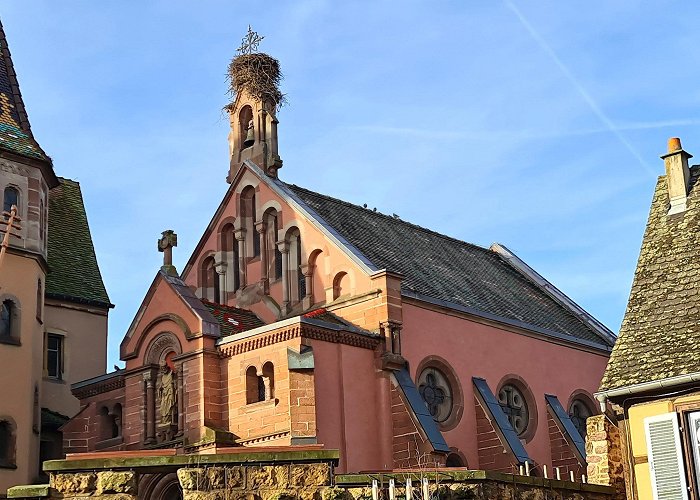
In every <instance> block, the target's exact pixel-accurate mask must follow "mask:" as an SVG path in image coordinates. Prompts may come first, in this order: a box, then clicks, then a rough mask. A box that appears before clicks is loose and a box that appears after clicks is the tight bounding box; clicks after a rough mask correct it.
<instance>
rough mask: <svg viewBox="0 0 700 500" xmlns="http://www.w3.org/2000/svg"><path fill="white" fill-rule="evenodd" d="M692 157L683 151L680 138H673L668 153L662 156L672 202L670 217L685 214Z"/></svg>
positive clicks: (669, 196)
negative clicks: (689, 161) (689, 160)
mask: <svg viewBox="0 0 700 500" xmlns="http://www.w3.org/2000/svg"><path fill="white" fill-rule="evenodd" d="M692 157H693V155H691V154H689V153H688V152H686V151H684V150H683V147H682V146H681V140H680V139H679V138H678V137H671V138H670V139H669V140H668V153H666V154H665V155H662V156H661V159H663V161H664V165H665V166H666V186H667V188H668V199H669V201H670V202H671V208H670V209H669V211H668V215H673V214H677V213H681V212H685V209H686V204H685V201H686V197H687V196H688V181H689V179H690V170H688V158H692Z"/></svg>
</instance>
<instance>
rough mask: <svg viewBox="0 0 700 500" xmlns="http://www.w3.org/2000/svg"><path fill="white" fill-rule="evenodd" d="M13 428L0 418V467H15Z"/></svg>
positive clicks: (9, 423)
mask: <svg viewBox="0 0 700 500" xmlns="http://www.w3.org/2000/svg"><path fill="white" fill-rule="evenodd" d="M15 439H16V435H15V426H14V424H13V423H12V422H11V421H10V420H7V419H3V418H2V417H0V467H6V468H14V467H15V454H16V453H15V452H16V450H15Z"/></svg>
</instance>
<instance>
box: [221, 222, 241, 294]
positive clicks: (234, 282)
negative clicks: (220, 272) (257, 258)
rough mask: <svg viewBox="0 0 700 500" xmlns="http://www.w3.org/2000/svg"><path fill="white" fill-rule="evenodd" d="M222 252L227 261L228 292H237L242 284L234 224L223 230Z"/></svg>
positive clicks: (226, 226) (227, 225)
mask: <svg viewBox="0 0 700 500" xmlns="http://www.w3.org/2000/svg"><path fill="white" fill-rule="evenodd" d="M221 250H222V252H224V259H225V261H226V290H227V291H233V292H235V291H236V290H238V288H239V287H240V284H241V274H240V269H239V267H238V266H239V262H238V242H237V241H236V234H235V231H234V227H233V224H226V225H225V226H224V228H223V229H222V230H221Z"/></svg>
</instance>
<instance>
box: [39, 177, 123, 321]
mask: <svg viewBox="0 0 700 500" xmlns="http://www.w3.org/2000/svg"><path fill="white" fill-rule="evenodd" d="M59 181H60V183H59V185H58V187H55V188H53V189H51V190H50V191H49V223H48V248H47V250H48V264H49V273H48V275H47V276H46V296H47V297H54V298H61V299H68V300H73V301H76V302H83V303H89V304H94V305H100V306H105V307H111V303H110V302H109V296H108V295H107V290H106V289H105V285H104V282H103V281H102V275H101V274H100V268H99V266H98V265H97V258H96V257H95V248H94V247H93V245H92V236H91V235H90V226H89V225H88V220H87V215H86V214H85V206H84V205H83V195H82V193H81V191H80V184H78V183H77V182H75V181H72V180H70V179H64V178H61V177H59Z"/></svg>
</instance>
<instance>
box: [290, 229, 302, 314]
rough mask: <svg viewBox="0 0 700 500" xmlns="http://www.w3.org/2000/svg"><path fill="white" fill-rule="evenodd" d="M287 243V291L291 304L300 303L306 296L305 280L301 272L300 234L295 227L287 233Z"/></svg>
mask: <svg viewBox="0 0 700 500" xmlns="http://www.w3.org/2000/svg"><path fill="white" fill-rule="evenodd" d="M287 241H288V242H289V271H288V272H289V291H290V294H289V295H290V298H291V301H292V302H301V300H302V299H303V298H304V296H305V295H306V278H305V277H304V273H302V272H301V264H302V255H303V250H302V247H301V233H300V232H299V229H297V228H296V227H294V228H292V229H290V230H289V231H287Z"/></svg>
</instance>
